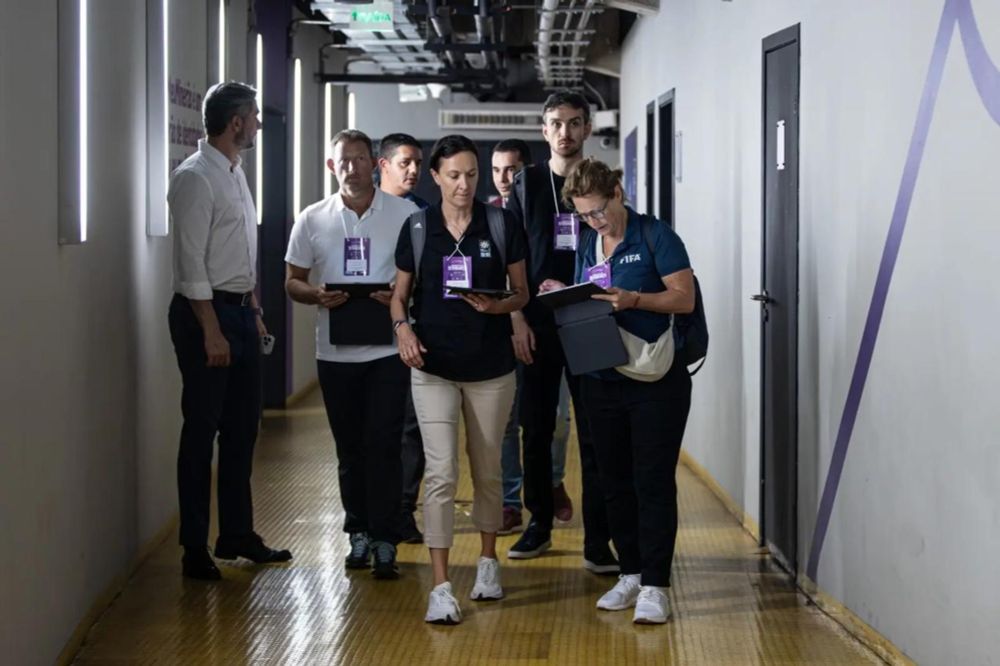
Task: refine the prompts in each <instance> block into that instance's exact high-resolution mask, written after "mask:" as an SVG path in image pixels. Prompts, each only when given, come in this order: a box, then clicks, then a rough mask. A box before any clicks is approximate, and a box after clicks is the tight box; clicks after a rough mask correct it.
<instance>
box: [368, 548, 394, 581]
mask: <svg viewBox="0 0 1000 666" xmlns="http://www.w3.org/2000/svg"><path fill="white" fill-rule="evenodd" d="M371 551H372V555H373V556H374V557H373V558H372V559H373V560H374V563H373V564H372V575H373V576H375V578H378V579H379V580H396V579H397V578H399V567H397V566H396V547H395V546H393V545H392V544H391V543H388V542H385V541H372V544H371Z"/></svg>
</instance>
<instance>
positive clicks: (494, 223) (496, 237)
mask: <svg viewBox="0 0 1000 666" xmlns="http://www.w3.org/2000/svg"><path fill="white" fill-rule="evenodd" d="M486 221H487V222H488V223H489V225H490V236H492V237H493V244H494V245H496V246H497V252H499V253H500V261H501V262H502V263H503V267H504V270H507V230H506V228H505V227H506V225H505V223H504V219H503V209H502V208H497V207H496V206H487V207H486Z"/></svg>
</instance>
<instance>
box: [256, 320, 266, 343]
mask: <svg viewBox="0 0 1000 666" xmlns="http://www.w3.org/2000/svg"><path fill="white" fill-rule="evenodd" d="M254 320H255V321H256V324H257V337H258V338H262V337H264V336H265V335H267V326H265V325H264V318H263V317H261V316H260V315H256V316H255V317H254Z"/></svg>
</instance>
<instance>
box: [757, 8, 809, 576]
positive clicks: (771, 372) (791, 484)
mask: <svg viewBox="0 0 1000 666" xmlns="http://www.w3.org/2000/svg"><path fill="white" fill-rule="evenodd" d="M763 65H764V71H763V128H762V129H763V145H764V155H763V247H762V252H763V256H762V262H761V266H762V271H761V272H762V275H761V292H760V293H759V294H756V295H755V296H753V298H754V299H755V300H758V301H760V304H761V308H760V313H761V392H762V394H761V485H762V488H761V498H762V499H761V501H762V504H763V506H762V511H761V518H762V520H761V538H762V540H763V542H764V544H765V545H766V546H767V547H768V548H769V550H770V551H771V554H772V555H773V556H774V557H775V559H777V560H778V562H779V563H780V564H781V565H782V566H783V567H785V568H786V569H787V570H788V571H789V572H790V573H792V574H794V573H795V571H796V564H797V562H796V552H797V513H796V504H797V492H798V469H797V464H798V445H797V428H798V413H797V376H798V354H797V345H798V292H799V276H798V243H799V118H798V112H799V26H798V25H795V26H792V27H791V28H787V29H785V30H782V31H781V32H779V33H777V34H774V35H771V36H770V37H768V38H766V39H765V40H764V42H763Z"/></svg>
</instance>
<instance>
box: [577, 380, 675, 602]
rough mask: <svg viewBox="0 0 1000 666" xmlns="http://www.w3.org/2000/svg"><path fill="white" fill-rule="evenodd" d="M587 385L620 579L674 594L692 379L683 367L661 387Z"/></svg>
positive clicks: (628, 382) (630, 382)
mask: <svg viewBox="0 0 1000 666" xmlns="http://www.w3.org/2000/svg"><path fill="white" fill-rule="evenodd" d="M582 384H583V386H582V389H583V390H582V393H583V404H584V405H585V407H586V410H587V413H588V414H589V416H590V428H591V432H592V433H593V437H594V447H595V449H596V450H597V461H598V465H599V468H600V473H601V485H602V487H603V488H604V497H605V499H606V500H607V507H608V517H609V519H610V523H611V535H612V538H613V539H614V542H615V550H617V551H618V558H619V562H620V564H621V572H622V573H623V574H642V584H643V585H655V586H658V587H666V586H669V585H670V565H671V562H672V561H673V558H674V543H675V541H676V539H677V478H676V474H677V459H678V457H679V456H680V451H681V440H682V439H683V438H684V427H685V425H686V424H687V417H688V410H689V409H690V407H691V378H690V377H688V374H687V369H686V368H685V367H684V366H683V364H680V363H678V364H676V365H675V366H674V367H673V368H671V370H670V372H668V373H667V374H666V376H664V377H663V379H661V380H659V381H657V382H651V383H646V382H638V381H635V380H632V379H625V378H624V377H623V378H622V379H620V380H616V381H610V380H604V379H595V378H594V377H590V376H584V377H583V378H582Z"/></svg>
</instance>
